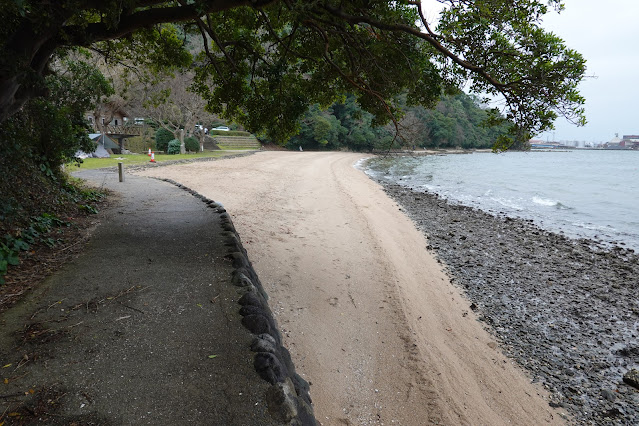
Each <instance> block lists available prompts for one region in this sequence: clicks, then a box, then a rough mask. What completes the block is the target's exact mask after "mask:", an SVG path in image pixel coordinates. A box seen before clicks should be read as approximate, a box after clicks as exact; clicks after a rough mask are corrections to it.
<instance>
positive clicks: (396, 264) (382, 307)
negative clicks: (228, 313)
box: [141, 152, 563, 425]
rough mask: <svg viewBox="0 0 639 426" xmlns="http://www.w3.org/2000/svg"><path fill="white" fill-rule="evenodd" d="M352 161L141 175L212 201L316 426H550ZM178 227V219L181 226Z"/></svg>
mask: <svg viewBox="0 0 639 426" xmlns="http://www.w3.org/2000/svg"><path fill="white" fill-rule="evenodd" d="M364 157H365V155H361V154H353V153H336V152H329V153H310V152H260V153H257V154H255V155H252V156H247V157H240V158H234V159H228V160H222V161H214V162H207V163H192V164H187V165H179V166H169V167H162V168H157V169H152V170H147V171H144V172H141V174H143V175H147V176H158V177H164V178H170V179H174V180H176V181H178V182H180V183H182V184H184V185H187V186H189V187H191V188H193V189H194V190H196V191H198V192H199V193H201V194H203V195H205V196H207V197H209V198H211V199H214V200H215V201H218V202H220V203H222V204H223V205H224V206H225V207H226V209H227V210H228V211H229V213H230V214H231V216H232V218H233V222H234V224H235V226H236V228H237V231H238V232H239V234H240V236H241V237H242V240H243V243H244V247H245V248H246V249H247V251H248V254H249V258H250V259H251V261H252V262H253V265H254V267H255V269H256V270H257V272H258V274H259V276H260V279H261V281H262V283H263V285H264V287H265V289H266V291H267V292H268V294H269V296H270V302H269V303H270V305H271V308H272V309H273V311H274V313H275V315H276V318H277V321H278V323H279V326H280V330H281V331H282V334H283V336H284V342H285V345H286V346H287V347H288V348H289V349H290V351H291V354H292V356H293V360H294V362H295V365H296V368H297V371H298V373H299V374H301V375H302V376H303V377H304V378H305V379H307V380H308V381H310V382H311V384H312V385H311V396H312V398H313V402H314V406H315V414H316V417H317V419H318V420H319V421H320V422H322V424H324V425H343V424H353V425H366V424H403V425H421V424H426V423H429V422H430V423H444V424H475V425H476V424H490V425H499V424H531V425H532V424H545V423H553V424H554V423H562V422H563V419H562V417H561V416H560V414H559V413H560V412H559V411H555V410H554V409H552V408H550V407H549V406H548V395H547V394H546V393H545V391H544V390H543V389H542V388H541V387H539V386H538V385H533V384H531V383H530V378H529V377H527V376H526V375H525V374H524V373H523V372H522V371H521V370H520V369H518V368H517V367H515V365H514V364H513V362H512V361H510V360H509V359H507V358H505V357H504V356H503V355H502V354H501V350H500V348H499V346H498V345H497V343H496V342H495V340H494V338H493V337H491V336H490V335H489V334H488V333H487V332H486V331H485V330H484V329H483V328H482V323H480V322H479V321H477V318H476V316H475V313H474V312H473V311H472V310H471V309H470V308H469V306H470V304H471V303H470V302H469V301H468V300H467V299H466V298H465V297H464V296H462V294H461V292H460V290H459V289H458V288H457V287H455V286H453V285H452V284H451V283H450V280H449V278H448V276H447V275H446V274H445V273H444V271H443V270H442V265H441V264H439V263H438V262H437V261H436V260H435V258H434V255H433V253H432V252H430V251H428V250H427V248H426V246H427V245H428V241H427V240H426V238H425V237H424V235H423V234H422V233H421V232H420V231H419V230H418V229H417V228H416V227H415V224H414V223H413V222H412V221H411V220H410V219H409V218H408V217H407V216H406V215H405V214H404V213H403V212H402V211H401V210H400V209H399V208H398V205H397V204H396V203H395V202H394V201H393V200H391V199H390V198H389V197H388V196H387V195H386V194H385V193H384V191H383V189H382V188H381V187H380V186H379V185H378V184H377V183H375V182H374V181H372V180H371V179H369V178H368V177H367V176H366V175H365V174H364V173H363V172H362V171H360V170H357V169H356V168H355V167H353V165H354V164H355V163H356V162H357V161H358V160H360V159H362V158H364ZM185 220H188V218H185Z"/></svg>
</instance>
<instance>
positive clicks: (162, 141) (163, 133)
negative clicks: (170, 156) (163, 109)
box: [155, 128, 175, 152]
mask: <svg viewBox="0 0 639 426" xmlns="http://www.w3.org/2000/svg"><path fill="white" fill-rule="evenodd" d="M174 138H175V137H174V136H173V133H171V132H169V131H168V130H166V129H164V128H160V129H158V131H157V132H155V148H156V149H157V150H158V151H164V152H168V147H169V142H170V141H171V140H172V139H174Z"/></svg>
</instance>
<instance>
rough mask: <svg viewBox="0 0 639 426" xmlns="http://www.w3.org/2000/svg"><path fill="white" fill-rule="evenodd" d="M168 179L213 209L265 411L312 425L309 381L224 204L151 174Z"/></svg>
mask: <svg viewBox="0 0 639 426" xmlns="http://www.w3.org/2000/svg"><path fill="white" fill-rule="evenodd" d="M152 179H157V180H160V181H163V182H167V183H170V184H172V185H175V186H177V187H178V188H180V189H182V190H184V191H186V192H188V193H190V194H191V195H193V196H194V197H196V198H198V199H200V200H201V201H202V202H204V203H205V204H206V205H207V207H209V208H211V209H213V212H214V213H217V214H218V215H219V218H220V222H221V225H222V230H223V232H222V238H224V244H225V246H226V247H227V248H228V250H227V254H226V255H225V258H226V259H228V260H229V261H231V262H232V265H233V272H232V274H231V282H232V284H233V285H234V286H236V287H237V288H238V289H239V290H240V292H241V293H242V296H241V297H240V298H239V300H238V305H239V306H240V308H239V314H240V315H241V316H242V320H241V322H242V325H243V326H244V327H245V328H246V329H247V330H248V331H249V332H251V334H253V341H252V343H251V346H250V350H251V351H252V352H254V353H255V357H254V363H253V366H254V368H255V371H256V372H257V374H258V375H259V376H260V377H261V378H262V379H263V380H265V381H267V382H268V383H270V385H271V386H270V387H269V388H268V390H267V392H266V395H265V397H266V401H267V406H268V411H269V414H270V415H271V416H272V417H273V419H274V420H277V421H281V422H283V423H286V424H290V425H295V426H297V425H300V426H316V425H317V424H318V423H317V420H316V419H315V415H314V412H313V403H312V400H311V396H310V393H309V391H310V385H309V383H308V382H307V381H306V380H304V379H303V378H302V377H301V376H300V375H299V374H297V372H296V371H295V365H294V364H293V360H292V359H291V355H290V353H289V351H288V349H286V347H284V345H283V344H282V336H281V334H280V332H279V327H278V325H277V321H276V320H275V317H274V316H273V313H272V311H271V308H270V306H269V304H268V294H267V293H266V291H265V290H264V287H263V286H262V283H261V282H260V279H259V277H258V275H257V272H256V271H255V269H254V268H253V265H252V264H251V261H250V260H249V258H248V252H247V251H246V249H245V248H244V246H243V245H242V240H241V239H240V235H239V234H238V232H237V231H236V229H235V226H234V225H233V221H232V220H231V216H230V215H229V214H228V212H227V211H226V209H225V208H224V206H223V205H222V204H220V203H218V202H215V201H214V200H211V199H209V198H207V197H205V196H203V195H202V194H199V193H198V192H197V191H194V190H193V189H191V188H189V187H187V186H185V185H182V184H181V183H179V182H176V181H174V180H172V179H165V178H152Z"/></svg>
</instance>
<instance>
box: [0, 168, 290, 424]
mask: <svg viewBox="0 0 639 426" xmlns="http://www.w3.org/2000/svg"><path fill="white" fill-rule="evenodd" d="M79 175H80V176H81V177H83V178H87V179H89V180H90V181H93V182H94V183H96V184H98V185H100V186H104V187H106V188H109V189H112V190H114V191H116V194H117V195H116V196H115V197H114V198H116V200H117V202H116V205H115V206H114V207H111V208H109V209H107V211H105V212H103V213H101V216H100V217H101V219H100V220H101V224H100V225H99V226H98V227H97V229H96V230H95V232H94V235H93V237H92V238H91V241H90V242H89V243H88V245H87V246H86V248H85V250H84V251H83V253H82V254H81V255H80V256H79V257H78V258H77V259H75V260H74V261H72V262H71V263H69V264H67V265H66V266H65V267H64V268H63V269H62V270H61V271H60V272H58V273H56V274H55V275H54V276H52V277H51V278H49V279H48V280H47V281H45V283H44V284H43V285H42V286H41V287H40V288H39V290H37V291H36V292H35V293H34V294H32V295H31V296H30V297H28V298H27V299H26V300H24V301H23V302H21V303H20V304H18V305H17V306H16V307H14V308H12V309H10V310H9V311H7V312H6V313H5V314H3V316H2V317H0V366H6V367H4V368H2V369H0V389H2V390H1V391H0V414H2V415H3V417H4V418H0V423H2V422H3V421H5V420H6V419H8V423H7V424H23V423H27V424H30V423H42V422H46V423H47V424H74V423H73V422H77V423H78V424H113V425H125V424H136V425H139V424H153V425H161V424H164V425H177V424H187V423H190V424H202V425H213V424H216V425H270V424H278V423H277V422H276V421H274V420H273V418H272V417H271V416H270V415H269V413H268V409H267V407H266V401H265V395H266V394H267V390H268V389H269V387H270V386H271V385H270V384H269V383H268V382H266V381H264V380H262V379H261V378H260V377H259V376H258V374H257V373H256V372H255V369H254V367H253V362H254V355H255V354H254V353H252V352H251V351H250V345H251V342H252V341H253V335H252V334H251V333H249V331H247V330H246V329H244V328H243V327H242V325H241V322H240V321H241V317H240V316H239V314H238V310H239V305H238V304H237V300H238V298H239V297H240V295H241V293H240V292H239V290H238V287H234V286H233V285H231V273H232V271H233V265H231V262H229V261H228V260H227V259H225V258H224V256H225V255H226V254H227V253H228V248H227V247H225V246H224V241H223V239H222V237H221V235H222V232H223V229H222V227H221V223H220V222H221V221H220V215H219V214H217V213H216V212H215V209H211V208H208V207H207V205H206V204H205V203H204V202H202V200H200V199H198V198H196V197H194V196H193V195H191V194H189V193H188V192H186V191H184V190H182V189H180V188H178V187H176V186H174V185H172V184H169V183H166V182H161V181H158V180H154V179H148V178H141V177H135V176H127V177H126V180H125V182H123V183H119V182H117V174H116V173H114V172H105V171H103V170H98V171H86V172H81V173H80V174H79ZM9 364H10V365H9ZM7 365H9V366H7ZM2 381H4V383H2ZM3 412H4V414H3Z"/></svg>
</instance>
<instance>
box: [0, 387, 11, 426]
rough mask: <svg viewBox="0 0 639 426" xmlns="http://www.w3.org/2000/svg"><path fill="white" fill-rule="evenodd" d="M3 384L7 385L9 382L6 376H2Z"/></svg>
mask: <svg viewBox="0 0 639 426" xmlns="http://www.w3.org/2000/svg"><path fill="white" fill-rule="evenodd" d="M4 384H5V385H8V384H9V379H7V378H6V377H5V378H4ZM0 426H2V425H0Z"/></svg>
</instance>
